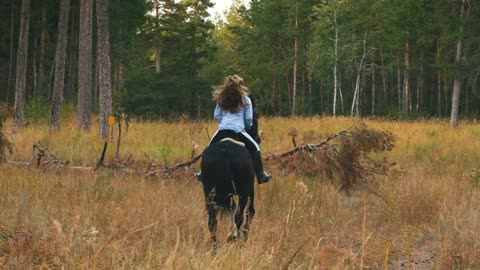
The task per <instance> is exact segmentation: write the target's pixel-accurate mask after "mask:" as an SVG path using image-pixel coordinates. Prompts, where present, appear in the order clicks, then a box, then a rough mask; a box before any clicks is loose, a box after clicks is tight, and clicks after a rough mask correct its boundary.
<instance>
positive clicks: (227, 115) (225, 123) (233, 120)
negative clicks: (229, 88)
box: [213, 96, 253, 132]
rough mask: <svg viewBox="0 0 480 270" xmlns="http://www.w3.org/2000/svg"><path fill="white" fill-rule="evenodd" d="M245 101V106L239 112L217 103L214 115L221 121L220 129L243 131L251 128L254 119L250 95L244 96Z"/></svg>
mask: <svg viewBox="0 0 480 270" xmlns="http://www.w3.org/2000/svg"><path fill="white" fill-rule="evenodd" d="M243 103H244V104H245V106H244V107H242V108H241V109H240V110H239V111H238V112H237V113H231V112H229V111H225V110H224V109H222V107H220V105H218V104H217V106H216V107H215V111H214V112H213V117H214V118H215V119H216V120H217V121H218V122H219V123H220V125H219V126H218V129H219V130H224V129H230V130H233V131H235V132H243V131H245V130H246V129H250V127H251V126H252V119H253V109H252V101H251V100H250V98H249V97H247V96H243Z"/></svg>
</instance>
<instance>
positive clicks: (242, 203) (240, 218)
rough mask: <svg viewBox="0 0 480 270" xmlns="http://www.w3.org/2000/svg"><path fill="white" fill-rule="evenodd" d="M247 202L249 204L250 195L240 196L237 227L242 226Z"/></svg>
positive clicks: (236, 220) (236, 219)
mask: <svg viewBox="0 0 480 270" xmlns="http://www.w3.org/2000/svg"><path fill="white" fill-rule="evenodd" d="M247 204H248V196H239V199H238V210H237V212H236V214H235V225H237V228H242V223H243V215H244V212H245V207H246V206H247ZM242 233H243V231H242Z"/></svg>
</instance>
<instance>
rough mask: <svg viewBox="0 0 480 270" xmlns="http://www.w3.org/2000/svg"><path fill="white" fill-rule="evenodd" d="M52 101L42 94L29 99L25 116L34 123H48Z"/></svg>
mask: <svg viewBox="0 0 480 270" xmlns="http://www.w3.org/2000/svg"><path fill="white" fill-rule="evenodd" d="M51 109H52V105H51V103H50V102H49V101H48V100H47V99H46V98H44V97H42V96H40V95H36V96H33V97H32V98H30V99H29V100H27V104H26V105H25V116H26V118H27V119H28V121H30V122H32V123H48V121H50V112H51Z"/></svg>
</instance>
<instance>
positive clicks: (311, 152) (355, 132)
mask: <svg viewBox="0 0 480 270" xmlns="http://www.w3.org/2000/svg"><path fill="white" fill-rule="evenodd" d="M394 142H395V136H394V135H393V134H392V133H391V132H385V131H376V130H372V129H368V128H367V126H366V125H365V124H359V125H357V126H354V127H353V128H352V129H350V130H344V131H341V132H339V133H335V134H332V135H330V136H329V137H328V138H327V139H325V140H323V141H322V142H320V143H318V144H303V145H300V146H297V147H295V148H294V149H292V150H289V151H285V152H281V153H273V154H269V155H267V156H266V158H267V159H268V160H275V161H278V162H277V165H278V166H280V167H281V169H283V170H288V171H294V172H295V173H299V174H303V175H308V176H318V175H324V176H327V177H328V178H329V179H330V180H331V181H332V183H333V184H335V185H337V186H339V188H340V189H342V190H349V189H351V188H352V187H354V186H357V185H361V184H365V183H366V182H368V181H369V180H370V179H373V178H374V177H375V176H376V175H379V174H380V175H385V174H386V173H387V172H388V169H389V167H390V166H391V165H392V164H391V163H390V162H388V161H387V160H386V159H379V158H375V155H373V154H372V153H380V152H385V151H391V150H392V149H393V148H394V147H395V146H394Z"/></svg>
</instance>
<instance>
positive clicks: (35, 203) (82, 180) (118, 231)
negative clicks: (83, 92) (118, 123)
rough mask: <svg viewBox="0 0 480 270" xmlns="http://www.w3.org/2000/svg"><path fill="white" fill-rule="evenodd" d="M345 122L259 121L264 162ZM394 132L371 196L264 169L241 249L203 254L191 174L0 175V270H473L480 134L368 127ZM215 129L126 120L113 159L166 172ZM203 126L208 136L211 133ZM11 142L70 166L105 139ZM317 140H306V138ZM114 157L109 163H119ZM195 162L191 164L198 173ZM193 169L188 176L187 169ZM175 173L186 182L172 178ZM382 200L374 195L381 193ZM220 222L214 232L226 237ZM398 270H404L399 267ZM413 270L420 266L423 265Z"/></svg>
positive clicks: (479, 217)
mask: <svg viewBox="0 0 480 270" xmlns="http://www.w3.org/2000/svg"><path fill="white" fill-rule="evenodd" d="M356 121H358V120H354V119H350V118H339V117H337V118H335V119H333V118H316V117H313V118H288V119H286V118H262V119H260V127H261V130H263V131H264V132H263V135H262V136H263V143H262V145H261V147H262V150H263V152H264V153H265V152H274V151H278V150H285V149H289V148H291V147H292V142H291V135H289V134H291V132H292V130H295V132H296V133H297V134H298V135H297V143H302V142H307V143H315V142H318V141H320V140H321V139H322V138H325V137H326V136H327V135H329V134H332V133H335V132H338V131H341V130H343V129H347V128H349V127H351V126H352V125H354V124H355V122H356ZM365 122H366V124H367V125H368V127H369V128H372V129H376V130H386V131H391V132H393V133H394V134H395V135H396V136H397V141H396V148H395V149H394V150H393V151H391V152H388V153H380V154H375V155H377V156H378V158H384V157H385V158H387V159H388V160H390V161H392V162H396V166H395V167H394V170H393V171H392V172H391V174H390V175H388V176H385V177H381V178H378V179H377V180H376V182H375V185H374V186H372V188H374V191H375V192H373V190H368V189H366V190H358V191H355V192H353V193H352V194H350V195H346V194H344V193H342V192H339V191H338V190H336V188H335V187H334V186H332V185H331V184H329V181H328V180H327V179H324V178H323V177H320V176H310V177H306V176H299V175H298V174H294V173H292V172H289V171H287V170H282V169H280V168H279V167H278V166H276V165H275V164H272V163H268V164H266V165H267V168H268V169H269V170H270V171H272V173H273V174H274V179H273V181H272V182H271V183H268V184H265V185H261V186H258V185H257V186H256V210H257V214H256V216H255V218H254V219H253V223H252V227H251V232H250V236H249V240H248V242H247V243H245V244H238V245H232V244H227V243H225V242H224V243H223V244H221V245H220V247H219V249H218V250H217V251H216V252H212V250H211V249H210V238H209V232H208V229H207V225H206V221H207V219H206V213H205V211H204V198H203V195H202V189H201V184H200V183H199V182H197V181H196V180H195V179H194V177H193V176H191V175H190V174H189V173H184V174H178V175H179V177H176V178H175V177H174V178H165V179H163V178H151V179H146V178H143V177H139V176H133V175H128V174H119V173H115V172H112V171H107V170H104V171H99V172H95V173H94V172H83V171H82V172H80V171H76V170H66V169H55V168H30V167H29V168H25V167H17V166H13V165H8V164H7V165H2V166H1V167H0V266H1V267H3V268H7V269H10V268H18V269H32V268H37V269H51V268H53V269H55V268H62V267H64V269H95V268H96V269H360V268H361V267H363V268H364V269H400V268H395V267H397V266H396V265H397V264H396V263H397V262H400V261H401V260H416V259H418V256H419V255H418V254H420V253H419V252H423V253H422V254H429V255H430V254H434V255H435V256H434V257H435V258H433V259H432V262H431V263H430V264H429V265H430V267H431V268H424V269H480V251H479V250H480V234H479V233H478V232H479V231H480V212H479V210H478V205H480V204H479V203H480V196H479V195H480V180H479V179H480V178H479V177H478V176H477V174H478V173H477V172H476V171H473V170H476V169H479V161H480V151H479V150H480V140H479V139H480V126H478V125H475V124H465V123H464V124H463V125H461V126H460V128H458V129H456V130H453V129H450V128H449V127H448V124H447V123H446V122H442V121H418V122H392V121H384V120H365ZM215 129H216V124H215V123H213V122H197V123H190V122H183V123H159V122H132V123H130V128H129V131H128V133H125V132H124V136H123V138H122V146H121V158H125V157H126V156H127V155H128V154H132V156H133V158H134V159H135V160H149V161H156V162H159V163H160V164H163V163H164V162H166V163H167V164H173V163H176V162H177V161H181V160H187V159H189V158H190V156H191V150H192V143H195V144H198V145H199V149H203V147H205V145H206V144H207V142H208V139H209V138H208V136H212V135H213V133H214V132H215ZM206 130H208V133H207V131H206ZM6 134H7V136H8V138H9V139H10V140H11V142H12V143H13V145H14V149H13V150H14V152H13V154H12V155H9V156H8V159H9V160H18V161H20V160H24V161H25V160H30V159H31V157H32V145H33V144H35V143H40V144H41V145H42V146H43V147H48V149H49V150H50V151H52V152H53V153H54V154H55V155H56V156H57V157H59V158H62V159H66V160H70V161H71V162H72V163H73V164H74V165H91V166H93V165H94V164H95V162H96V160H97V159H98V157H99V155H100V152H101V148H102V146H103V142H102V141H100V140H99V138H98V135H97V134H98V131H97V130H92V131H91V132H90V133H88V134H84V133H82V132H79V131H78V130H77V128H76V125H75V123H74V121H73V119H72V120H67V121H66V123H64V126H63V128H62V130H61V131H60V132H57V133H54V134H49V133H48V127H47V126H45V125H40V124H32V125H31V126H29V127H28V128H26V129H24V130H21V131H17V132H13V130H12V129H11V127H10V126H9V125H8V123H7V126H6ZM312 140H313V141H312ZM114 153H115V149H114V147H110V148H109V150H108V153H107V160H111V159H112V158H113V156H114ZM198 165H199V164H195V166H194V167H196V168H198ZM191 171H192V172H193V171H195V168H194V169H191ZM180 176H181V177H180ZM378 195H380V196H381V198H380V197H379V196H378ZM227 223H228V222H226V221H223V222H220V228H219V236H220V239H221V240H223V239H224V238H226V236H227V230H228V224H227ZM405 269H406V268H405ZM417 269H418V268H417Z"/></svg>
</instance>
